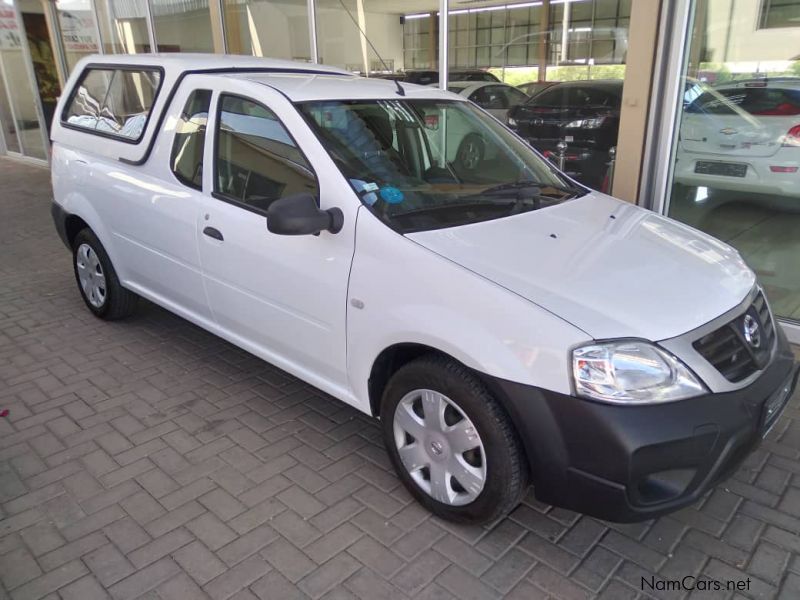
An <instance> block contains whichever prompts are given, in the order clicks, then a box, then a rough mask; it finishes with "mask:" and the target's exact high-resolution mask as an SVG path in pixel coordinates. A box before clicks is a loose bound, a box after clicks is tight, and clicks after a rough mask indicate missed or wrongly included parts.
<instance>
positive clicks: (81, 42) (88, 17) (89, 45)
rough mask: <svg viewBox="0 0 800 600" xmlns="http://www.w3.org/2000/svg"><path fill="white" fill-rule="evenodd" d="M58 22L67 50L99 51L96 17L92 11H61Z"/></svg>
mask: <svg viewBox="0 0 800 600" xmlns="http://www.w3.org/2000/svg"><path fill="white" fill-rule="evenodd" d="M58 22H59V24H60V25H61V35H62V37H63V39H64V50H66V51H67V52H97V51H98V50H97V39H96V37H95V26H94V17H93V16H92V13H91V11H83V10H75V11H59V12H58Z"/></svg>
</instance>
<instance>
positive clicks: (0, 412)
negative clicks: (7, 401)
mask: <svg viewBox="0 0 800 600" xmlns="http://www.w3.org/2000/svg"><path fill="white" fill-rule="evenodd" d="M7 416H8V409H7V408H4V409H3V410H0V417H7Z"/></svg>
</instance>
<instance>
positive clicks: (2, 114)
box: [0, 9, 22, 152]
mask: <svg viewBox="0 0 800 600" xmlns="http://www.w3.org/2000/svg"><path fill="white" fill-rule="evenodd" d="M0 10H1V9H0ZM0 60H2V57H0ZM0 126H2V134H1V135H2V136H3V139H4V140H5V143H6V149H7V150H9V151H10V152H22V149H21V148H20V145H19V138H18V137H17V128H16V127H15V121H14V115H13V114H12V113H11V103H10V102H9V98H8V95H7V93H6V86H5V84H4V83H3V76H2V73H0Z"/></svg>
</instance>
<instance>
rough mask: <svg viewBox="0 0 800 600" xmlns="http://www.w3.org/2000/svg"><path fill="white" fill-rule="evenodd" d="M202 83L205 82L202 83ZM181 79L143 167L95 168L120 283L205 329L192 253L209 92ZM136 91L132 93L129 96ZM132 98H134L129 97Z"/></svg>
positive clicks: (206, 314) (206, 315)
mask: <svg viewBox="0 0 800 600" xmlns="http://www.w3.org/2000/svg"><path fill="white" fill-rule="evenodd" d="M206 79H207V78H206ZM202 83H203V81H202V78H198V77H195V76H190V77H187V78H186V79H185V80H184V81H183V83H182V84H181V87H180V89H179V90H178V91H177V93H176V94H175V97H174V98H173V101H172V103H171V105H170V106H168V107H167V108H166V110H168V111H169V114H168V115H167V118H166V119H165V121H164V126H163V128H162V130H161V131H160V132H158V133H157V135H159V139H158V140H156V143H155V146H154V149H153V152H152V154H151V155H150V157H149V159H148V161H147V162H146V163H145V164H144V165H141V166H128V165H124V164H120V163H119V162H116V161H111V160H109V161H108V163H107V164H105V165H103V167H102V168H96V169H93V170H92V171H93V175H92V179H93V181H92V185H93V187H94V188H95V193H96V194H97V195H102V197H103V202H98V205H102V207H103V208H102V210H103V212H104V214H103V219H104V221H105V222H107V223H109V224H110V225H111V230H112V232H113V237H114V247H115V250H116V252H117V254H118V258H119V263H120V264H121V265H124V266H125V271H124V278H125V281H124V283H125V284H126V285H127V286H128V287H130V288H131V289H133V290H134V291H137V292H140V293H142V294H143V295H144V296H146V297H150V298H152V299H153V300H156V301H157V302H158V303H160V304H163V305H164V306H166V307H168V308H170V310H173V311H175V312H177V313H178V314H180V315H182V316H184V317H187V318H189V319H191V320H194V321H197V322H199V323H200V324H206V325H208V324H211V323H213V320H212V319H211V313H210V310H209V307H208V301H207V299H206V296H205V292H204V288H203V278H202V274H201V271H200V257H199V255H198V250H197V235H196V225H197V215H198V213H199V211H200V199H201V198H202V195H203V191H202V173H203V150H204V140H205V125H206V119H207V116H208V109H209V103H210V102H211V91H210V89H208V88H203V87H202ZM134 92H135V90H134ZM132 93H133V92H132Z"/></svg>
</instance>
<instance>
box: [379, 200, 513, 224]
mask: <svg viewBox="0 0 800 600" xmlns="http://www.w3.org/2000/svg"><path fill="white" fill-rule="evenodd" d="M469 198H472V196H469ZM466 199H467V198H463V199H462V201H459V202H447V203H444V204H431V205H430V206H420V207H419V208H412V209H411V210H406V211H403V212H400V213H395V214H393V215H391V218H392V219H398V218H404V217H413V216H416V215H421V214H423V213H431V212H439V211H445V210H453V209H459V210H463V209H468V208H487V209H492V208H494V209H507V208H508V207H509V206H512V207H513V206H515V205H516V204H517V201H516V200H514V199H511V200H504V201H499V202H498V201H491V202H487V201H486V200H478V199H477V198H475V200H469V201H467V202H464V201H463V200H466Z"/></svg>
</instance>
